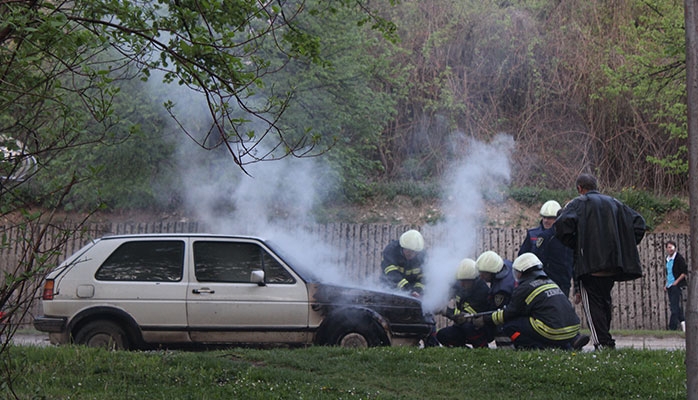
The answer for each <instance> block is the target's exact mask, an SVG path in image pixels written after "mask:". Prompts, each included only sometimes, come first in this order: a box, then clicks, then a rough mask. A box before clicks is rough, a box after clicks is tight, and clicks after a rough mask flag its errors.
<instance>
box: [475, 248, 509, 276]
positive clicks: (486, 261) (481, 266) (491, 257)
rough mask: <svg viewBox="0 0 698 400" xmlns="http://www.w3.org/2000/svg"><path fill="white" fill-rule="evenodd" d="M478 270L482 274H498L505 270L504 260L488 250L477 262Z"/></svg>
mask: <svg viewBox="0 0 698 400" xmlns="http://www.w3.org/2000/svg"><path fill="white" fill-rule="evenodd" d="M475 265H476V266H477V270H478V271H480V272H491V273H493V274H496V273H498V272H499V271H501V270H502V268H504V260H502V257H500V256H499V254H497V253H495V252H494V251H492V250H487V251H486V252H484V253H482V254H480V257H478V258H477V261H476V262H475Z"/></svg>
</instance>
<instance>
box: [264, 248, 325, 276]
mask: <svg viewBox="0 0 698 400" xmlns="http://www.w3.org/2000/svg"><path fill="white" fill-rule="evenodd" d="M264 244H266V245H267V246H268V247H269V248H270V249H271V251H272V252H274V254H276V255H277V256H278V257H279V258H281V260H283V261H284V262H285V263H286V265H288V266H290V267H291V268H293V270H294V271H295V272H296V273H297V274H298V275H300V276H301V278H302V279H303V280H304V281H306V282H310V283H316V282H320V281H321V279H320V277H319V276H318V275H317V274H316V273H315V272H313V271H312V270H311V269H310V268H309V267H307V266H306V265H305V264H304V263H303V262H302V261H301V260H300V258H299V257H298V256H296V255H294V254H291V252H289V251H287V250H286V249H284V248H282V247H281V246H279V245H278V244H276V243H275V242H274V241H270V240H265V241H264Z"/></svg>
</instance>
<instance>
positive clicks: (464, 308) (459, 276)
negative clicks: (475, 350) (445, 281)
mask: <svg viewBox="0 0 698 400" xmlns="http://www.w3.org/2000/svg"><path fill="white" fill-rule="evenodd" d="M456 281H457V283H456V284H455V285H454V287H453V289H452V294H453V297H452V304H450V305H449V306H448V307H447V308H446V309H445V310H444V311H442V312H441V314H442V315H444V316H446V317H447V318H448V319H450V320H452V321H453V322H454V323H453V325H451V326H447V327H444V328H441V329H439V331H438V332H437V333H436V339H437V340H438V341H439V343H441V344H442V345H444V346H449V347H463V346H467V345H470V346H472V347H488V343H489V342H491V341H492V340H493V339H494V329H489V327H482V328H477V327H476V326H475V325H474V324H473V319H472V318H467V317H468V316H469V315H472V314H476V313H477V312H482V311H486V310H488V309H489V308H488V307H489V302H488V301H487V297H488V295H489V291H490V288H489V287H488V286H487V283H485V281H484V280H482V279H480V276H479V274H478V270H477V267H476V266H475V260H472V259H470V258H465V259H463V260H462V261H461V262H460V264H459V265H458V269H457V271H456Z"/></svg>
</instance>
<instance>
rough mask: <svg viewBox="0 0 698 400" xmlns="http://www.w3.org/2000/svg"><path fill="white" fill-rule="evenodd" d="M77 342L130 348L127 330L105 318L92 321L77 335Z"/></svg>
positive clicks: (86, 344)
mask: <svg viewBox="0 0 698 400" xmlns="http://www.w3.org/2000/svg"><path fill="white" fill-rule="evenodd" d="M75 343H77V344H82V345H85V346H87V347H102V348H106V349H108V350H128V348H129V341H128V337H127V336H126V332H125V331H124V330H123V329H122V328H121V327H119V325H117V324H115V323H113V322H111V321H105V320H98V321H92V322H89V323H87V324H86V325H85V326H83V327H82V328H81V329H80V330H79V331H78V332H77V334H76V335H75Z"/></svg>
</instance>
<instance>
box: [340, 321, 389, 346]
mask: <svg viewBox="0 0 698 400" xmlns="http://www.w3.org/2000/svg"><path fill="white" fill-rule="evenodd" d="M329 344H330V345H335V346H341V347H350V348H363V347H375V346H381V345H384V344H385V343H383V341H382V340H381V330H380V327H379V326H378V324H377V323H376V322H375V321H366V320H364V321H356V323H355V324H350V323H347V322H342V323H339V324H338V325H337V326H335V329H333V330H332V334H330V335H329Z"/></svg>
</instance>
